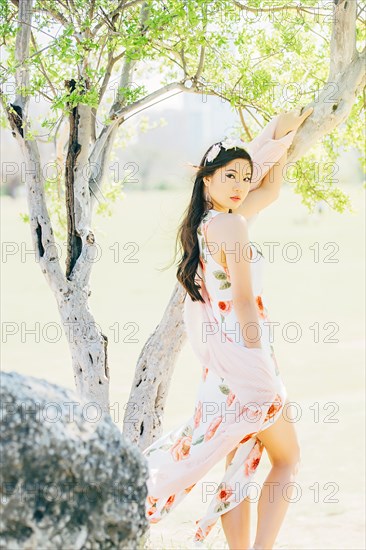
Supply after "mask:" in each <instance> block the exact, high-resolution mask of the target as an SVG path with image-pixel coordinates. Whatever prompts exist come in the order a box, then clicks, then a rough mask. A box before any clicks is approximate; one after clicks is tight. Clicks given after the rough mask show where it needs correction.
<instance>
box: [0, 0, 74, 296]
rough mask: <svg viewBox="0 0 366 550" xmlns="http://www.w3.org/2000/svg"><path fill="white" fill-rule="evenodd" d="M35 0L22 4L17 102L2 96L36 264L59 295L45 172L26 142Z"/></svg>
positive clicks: (61, 280) (61, 282)
mask: <svg viewBox="0 0 366 550" xmlns="http://www.w3.org/2000/svg"><path fill="white" fill-rule="evenodd" d="M32 3H33V0H27V1H25V0H23V1H21V2H19V11H18V30H17V36H16V48H15V50H16V53H15V56H16V61H17V63H18V64H17V69H16V73H15V87H16V96H15V100H14V103H10V105H6V102H5V98H4V97H3V94H1V102H2V104H3V105H4V108H5V112H6V115H7V118H8V121H9V124H10V127H11V130H12V134H13V136H14V137H15V138H16V139H17V141H18V143H19V145H20V148H21V150H22V152H23V158H24V161H25V166H26V171H25V184H26V192H27V201H28V209H29V217H30V228H31V236H32V242H33V246H34V250H35V254H36V258H37V261H38V262H39V264H40V267H41V269H42V272H43V273H44V274H45V276H46V278H47V280H48V282H49V285H50V287H51V288H52V289H53V290H54V292H55V293H56V294H58V293H60V292H66V291H67V284H66V279H65V277H64V275H63V273H62V270H61V267H60V263H59V259H58V254H57V248H56V243H55V239H54V233H53V229H52V225H51V220H50V218H49V214H48V210H47V206H46V201H45V196H44V184H43V170H42V165H41V159H40V154H39V150H38V146H37V143H36V141H34V140H28V139H27V127H28V124H29V123H28V120H27V114H26V113H27V109H28V104H29V95H28V92H27V91H26V90H27V89H28V85H29V66H28V64H27V62H26V60H27V59H28V58H29V46H30V37H31V23H32Z"/></svg>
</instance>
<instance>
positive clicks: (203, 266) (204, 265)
mask: <svg viewBox="0 0 366 550" xmlns="http://www.w3.org/2000/svg"><path fill="white" fill-rule="evenodd" d="M199 262H200V266H201V269H202V272H203V274H205V273H206V263H205V262H204V261H203V260H202V258H200V259H199Z"/></svg>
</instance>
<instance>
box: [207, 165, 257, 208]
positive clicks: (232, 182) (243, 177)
mask: <svg viewBox="0 0 366 550" xmlns="http://www.w3.org/2000/svg"><path fill="white" fill-rule="evenodd" d="M250 180H251V168H250V164H249V161H248V160H245V159H241V158H237V159H234V160H231V161H230V162H228V163H227V164H226V165H225V166H222V167H221V168H218V169H217V170H216V172H215V173H214V174H212V175H211V176H205V177H204V178H203V182H204V184H205V185H206V189H205V192H206V193H207V191H208V193H209V194H210V196H211V201H212V203H213V208H214V209H215V210H219V211H222V212H228V211H229V208H231V209H232V210H233V211H234V210H236V208H238V207H239V206H240V205H241V204H242V202H243V201H244V199H245V197H246V196H247V195H248V193H249V189H250ZM232 197H239V200H234V199H233V198H232Z"/></svg>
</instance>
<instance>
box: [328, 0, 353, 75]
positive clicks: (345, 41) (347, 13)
mask: <svg viewBox="0 0 366 550" xmlns="http://www.w3.org/2000/svg"><path fill="white" fill-rule="evenodd" d="M333 2H334V14H333V26H332V37H331V42H330V66H329V77H328V82H335V81H336V80H337V79H338V76H339V74H340V73H342V72H343V71H344V69H345V68H346V67H347V66H348V65H349V64H350V63H351V60H352V59H353V57H354V56H355V55H357V53H358V52H357V50H356V12H357V2H356V1H353V2H349V1H347V0H333Z"/></svg>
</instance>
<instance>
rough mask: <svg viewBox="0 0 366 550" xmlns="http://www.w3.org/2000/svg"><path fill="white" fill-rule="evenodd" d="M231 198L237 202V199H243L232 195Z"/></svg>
mask: <svg viewBox="0 0 366 550" xmlns="http://www.w3.org/2000/svg"><path fill="white" fill-rule="evenodd" d="M230 198H231V200H232V201H235V202H237V201H240V200H241V199H240V198H239V197H230Z"/></svg>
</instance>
